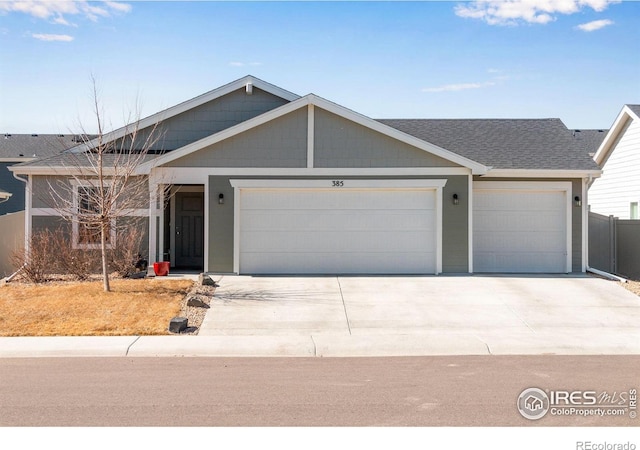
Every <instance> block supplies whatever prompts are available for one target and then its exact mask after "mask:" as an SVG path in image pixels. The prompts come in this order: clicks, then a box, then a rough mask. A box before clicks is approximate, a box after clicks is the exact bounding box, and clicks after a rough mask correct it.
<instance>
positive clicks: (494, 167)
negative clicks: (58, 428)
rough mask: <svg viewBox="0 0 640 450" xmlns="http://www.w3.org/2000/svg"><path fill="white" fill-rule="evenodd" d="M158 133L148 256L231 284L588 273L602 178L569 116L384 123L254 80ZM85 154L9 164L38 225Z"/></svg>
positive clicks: (184, 113) (141, 171)
mask: <svg viewBox="0 0 640 450" xmlns="http://www.w3.org/2000/svg"><path fill="white" fill-rule="evenodd" d="M158 123H159V124H160V126H161V128H162V138H161V139H160V140H159V141H158V144H157V145H156V147H154V148H153V149H151V150H152V152H151V154H149V155H148V157H147V158H146V159H145V161H144V162H143V163H142V164H140V165H139V166H138V167H137V173H138V175H139V176H141V177H146V179H147V180H148V191H149V198H148V199H145V201H144V202H143V203H142V204H141V205H140V208H139V209H136V210H135V211H132V213H131V214H132V215H138V216H143V217H144V218H145V222H144V227H145V230H146V231H147V232H148V239H147V241H148V249H146V250H148V255H149V261H150V262H154V261H160V260H166V261H170V263H171V266H172V267H182V268H192V269H197V270H201V271H205V272H210V273H235V274H440V273H479V272H530V273H569V272H584V271H585V270H586V268H587V264H588V261H587V254H588V253H587V242H588V240H587V214H588V210H587V204H588V202H587V186H588V185H589V184H590V183H591V182H592V181H593V179H594V178H597V177H598V176H600V174H601V171H600V169H599V167H598V166H597V164H596V163H595V162H594V161H593V159H592V158H591V157H589V155H588V152H587V151H585V150H584V147H583V146H582V145H581V143H580V140H578V139H576V138H575V136H574V133H572V132H571V131H570V130H568V129H567V128H566V126H565V125H564V124H563V123H562V121H560V120H559V119H522V120H516V119H513V120H512V119H506V120H484V119H477V120H422V119H397V120H395V119H384V120H374V119H371V118H369V117H366V116H364V115H362V114H359V113H357V112H355V111H352V110H350V109H348V108H345V107H344V106H340V105H338V104H336V103H333V102H331V101H329V100H326V99H324V98H321V97H319V96H317V95H314V94H308V95H305V96H299V95H296V94H293V93H291V92H288V91H286V90H284V89H282V88H279V87H277V86H274V85H272V84H269V83H267V82H265V81H262V80H260V79H258V78H255V77H253V76H247V77H244V78H241V79H239V80H236V81H234V82H232V83H229V84H227V85H225V86H222V87H220V88H217V89H215V90H213V91H210V92H208V93H205V94H203V95H201V96H199V97H196V98H194V99H191V100H189V101H186V102H184V103H181V104H178V105H176V106H174V107H171V108H169V109H167V110H165V111H161V112H159V113H157V114H154V115H152V116H150V117H147V118H146V119H143V120H141V121H140V122H139V123H138V125H139V127H140V128H141V129H142V131H143V132H141V133H140V136H143V138H144V136H145V133H144V131H145V130H146V129H151V127H153V126H154V125H155V124H158ZM128 130H130V128H122V129H119V130H115V131H113V132H111V133H109V134H107V135H106V136H104V139H105V140H121V139H126V137H127V133H128ZM147 134H148V133H147ZM143 138H142V139H143ZM89 147H90V146H88V147H87V146H79V147H76V148H74V149H71V150H69V151H68V152H66V153H63V154H62V155H58V156H54V157H52V158H48V159H43V160H37V161H32V162H27V163H24V164H21V165H17V166H12V167H11V170H12V171H13V172H14V173H15V174H16V175H18V176H20V177H22V178H24V179H25V180H26V189H27V191H26V192H27V213H26V219H25V220H26V221H27V224H26V228H27V229H28V230H36V229H39V228H42V227H51V226H53V225H54V224H55V223H57V220H56V217H55V216H56V215H57V214H58V213H57V212H56V211H55V209H53V208H51V205H50V204H48V203H47V201H46V199H45V197H46V195H43V194H46V191H47V190H48V186H50V185H51V183H50V182H51V180H52V179H58V180H59V179H64V178H65V177H68V176H69V173H70V172H69V171H70V170H71V169H70V166H69V165H68V164H66V163H65V158H68V157H70V155H72V154H73V153H74V152H76V153H77V152H82V151H85V150H86V149H87V148H89ZM58 215H59V214H58ZM114 238H115V239H123V238H124V239H126V236H114Z"/></svg>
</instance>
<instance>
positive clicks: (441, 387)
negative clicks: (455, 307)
mask: <svg viewBox="0 0 640 450" xmlns="http://www.w3.org/2000/svg"><path fill="white" fill-rule="evenodd" d="M639 368H640V356H637V355H635V356H623V355H620V356H550V355H547V356H425V357H386V358H368V357H367V358H275V357H274V358H140V357H138V358H127V357H120V358H97V357H94V358H2V359H0V380H1V382H0V405H2V414H1V415H0V426H4V427H7V426H8V427H23V426H27V427H66V426H76V427H103V426H107V427H166V426H171V427H185V426H196V427H251V426H258V427H299V426H307V427H317V426H322V427H345V426H346V427H363V426H364V427H450V426H465V427H497V426H509V427H511V426H515V427H527V428H528V427H539V426H543V427H556V426H558V427H566V426H571V427H574V426H575V427H610V426H613V427H638V425H640V419H638V418H634V419H632V418H631V417H630V414H629V413H630V412H631V411H630V410H629V408H627V410H626V414H625V415H619V416H596V415H591V416H585V415H578V414H577V413H574V414H566V415H553V414H551V413H549V414H547V415H546V416H545V417H543V418H541V419H539V420H530V419H527V418H524V417H523V416H522V415H521V414H520V413H519V411H518V408H517V399H518V397H519V395H520V394H521V393H522V392H523V390H525V389H527V388H531V387H536V388H539V389H542V390H545V391H547V392H548V393H549V392H551V391H581V392H585V391H595V392H597V395H599V396H600V395H601V394H602V393H606V394H607V395H609V396H610V398H609V399H608V403H607V405H604V406H608V405H609V404H611V403H612V402H613V401H614V400H615V401H619V400H620V398H625V399H626V401H627V403H626V405H627V406H629V403H628V401H629V398H628V393H629V392H630V390H632V389H636V390H637V389H638V388H640V376H639V375H638V372H639ZM611 396H613V397H612V398H611ZM616 396H617V397H616ZM612 399H613V400H612ZM601 406H602V405H601ZM638 444H640V442H638Z"/></svg>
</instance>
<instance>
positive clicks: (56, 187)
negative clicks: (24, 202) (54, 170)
mask: <svg viewBox="0 0 640 450" xmlns="http://www.w3.org/2000/svg"><path fill="white" fill-rule="evenodd" d="M31 180H32V186H33V198H32V200H31V206H32V207H33V208H54V207H55V206H56V198H55V195H54V194H53V192H54V191H57V192H59V193H60V194H62V193H63V192H65V193H69V192H70V189H71V184H70V178H69V177H63V176H53V175H46V176H40V175H34V176H33V177H32V179H31Z"/></svg>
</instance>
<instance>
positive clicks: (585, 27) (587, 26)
mask: <svg viewBox="0 0 640 450" xmlns="http://www.w3.org/2000/svg"><path fill="white" fill-rule="evenodd" d="M613 23H614V22H613V20H609V19H603V20H594V21H593V22H587V23H583V24H581V25H578V26H577V27H576V28H577V29H578V30H581V31H586V32H590V31H596V30H600V29H601V28H604V27H608V26H609V25H613Z"/></svg>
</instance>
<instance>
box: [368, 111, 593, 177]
mask: <svg viewBox="0 0 640 450" xmlns="http://www.w3.org/2000/svg"><path fill="white" fill-rule="evenodd" d="M378 121H379V122H381V123H383V124H385V125H388V126H390V127H392V128H395V129H397V130H400V131H402V132H404V133H407V134H410V135H412V136H415V137H417V138H419V139H422V140H424V141H427V142H430V143H432V144H435V145H437V146H439V147H442V148H445V149H447V150H450V151H452V152H454V153H457V154H459V155H462V156H464V157H466V158H469V159H471V160H473V161H476V162H479V163H481V164H484V165H486V166H489V167H492V168H494V169H529V170H598V166H597V165H596V163H595V162H594V161H593V159H592V158H591V157H590V156H589V154H588V152H587V151H585V150H584V146H583V145H582V144H580V142H579V140H577V139H575V138H574V136H573V134H572V132H571V131H570V130H569V129H568V128H567V127H566V126H565V125H564V123H562V121H561V120H560V119H380V120H378Z"/></svg>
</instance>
